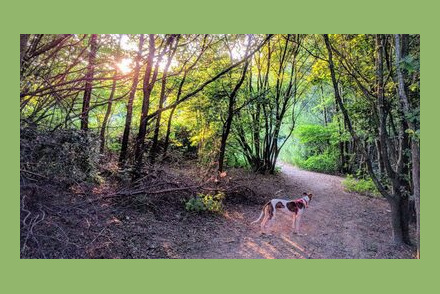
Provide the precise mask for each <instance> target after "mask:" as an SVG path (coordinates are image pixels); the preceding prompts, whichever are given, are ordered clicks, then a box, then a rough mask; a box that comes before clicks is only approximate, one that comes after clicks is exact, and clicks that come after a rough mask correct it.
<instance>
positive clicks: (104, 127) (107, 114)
mask: <svg viewBox="0 0 440 294" xmlns="http://www.w3.org/2000/svg"><path fill="white" fill-rule="evenodd" d="M121 40H122V34H120V35H119V41H118V48H117V49H116V63H117V62H120V60H119V59H120V49H121ZM115 67H116V68H115V72H114V75H113V83H112V89H111V91H110V97H109V98H108V102H107V110H106V112H105V116H104V119H103V121H102V126H101V132H100V134H99V139H100V146H99V153H101V154H103V153H104V149H105V142H106V140H105V139H106V137H105V133H106V131H107V123H108V119H109V117H110V114H111V112H112V105H113V97H114V96H115V92H116V81H117V79H116V77H117V75H118V72H119V70H118V68H117V65H115Z"/></svg>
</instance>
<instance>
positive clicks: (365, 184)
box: [342, 175, 381, 197]
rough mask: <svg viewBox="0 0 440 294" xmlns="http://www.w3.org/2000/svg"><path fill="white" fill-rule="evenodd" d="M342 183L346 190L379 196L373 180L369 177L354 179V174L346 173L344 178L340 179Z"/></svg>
mask: <svg viewBox="0 0 440 294" xmlns="http://www.w3.org/2000/svg"><path fill="white" fill-rule="evenodd" d="M342 185H343V186H344V188H345V189H346V190H347V191H348V192H357V193H359V194H364V195H370V196H374V197H380V196H381V194H380V193H379V191H378V190H377V188H376V186H375V185H374V183H373V180H372V179H370V178H366V179H356V178H355V177H354V176H352V175H348V176H347V177H346V178H345V180H344V181H342Z"/></svg>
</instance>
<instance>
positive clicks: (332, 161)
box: [299, 152, 338, 173]
mask: <svg viewBox="0 0 440 294" xmlns="http://www.w3.org/2000/svg"><path fill="white" fill-rule="evenodd" d="M299 166H300V167H302V168H305V169H307V170H313V171H317V172H324V173H334V172H335V171H337V170H338V156H336V153H334V152H333V153H330V152H325V153H323V154H318V155H313V156H310V157H309V158H307V159H306V160H304V161H300V162H299Z"/></svg>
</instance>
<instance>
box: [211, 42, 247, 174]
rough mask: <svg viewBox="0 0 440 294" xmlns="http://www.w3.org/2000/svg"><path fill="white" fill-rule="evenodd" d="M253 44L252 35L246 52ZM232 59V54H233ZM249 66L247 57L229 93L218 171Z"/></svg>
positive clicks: (221, 168) (221, 167)
mask: <svg viewBox="0 0 440 294" xmlns="http://www.w3.org/2000/svg"><path fill="white" fill-rule="evenodd" d="M250 45H251V36H249V37H248V45H247V47H246V53H245V55H247V53H248V52H249V47H250ZM231 60H232V56H231ZM248 66H249V59H246V61H245V62H244V65H243V70H242V73H241V77H240V79H239V80H238V82H237V84H236V85H235V87H234V89H233V90H232V92H231V93H230V94H228V98H229V99H228V114H227V118H226V121H225V123H224V124H223V129H222V137H221V143H220V151H219V156H218V171H219V172H220V173H221V172H223V164H224V159H225V152H226V141H227V140H228V136H229V133H230V131H231V125H232V119H233V118H234V112H235V109H234V108H235V98H236V96H237V94H238V90H239V89H240V87H241V85H242V84H243V82H244V79H245V77H246V72H247V70H248Z"/></svg>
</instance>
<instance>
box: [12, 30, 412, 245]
mask: <svg viewBox="0 0 440 294" xmlns="http://www.w3.org/2000/svg"><path fill="white" fill-rule="evenodd" d="M419 60H420V36H418V35H295V34H286V35H191V34H166V35H160V34H149V35H144V34H140V35H97V34H91V35H72V34H71V35H68V34H66V35H41V34H35V35H21V36H20V111H21V112H20V113H21V129H22V136H21V137H22V143H23V144H24V145H23V144H22V150H21V151H22V156H21V168H22V172H23V173H31V172H37V171H39V170H40V169H44V168H45V167H43V166H42V163H43V162H52V161H53V162H56V160H55V161H54V160H52V161H50V158H55V157H56V156H64V155H63V154H64V153H65V152H67V153H68V154H75V156H78V160H79V161H81V162H87V164H90V163H92V164H97V163H96V161H95V160H94V159H93V158H92V157H93V156H94V155H93V154H92V153H91V152H90V151H91V150H95V149H96V150H99V152H100V154H101V158H110V156H112V155H114V156H113V158H119V160H118V162H119V166H120V168H121V169H125V170H127V169H130V170H132V171H133V174H132V176H133V178H136V177H138V176H139V175H140V174H141V173H142V172H143V170H144V168H145V163H148V164H158V163H160V162H161V161H162V160H169V159H170V158H171V157H173V156H175V155H176V154H183V155H185V156H188V157H191V158H195V159H197V160H198V162H199V163H200V164H206V165H211V166H212V164H213V163H214V164H215V165H216V168H217V170H218V171H219V174H221V173H223V172H224V171H225V170H227V168H228V167H229V166H245V167H249V168H251V169H253V170H254V171H256V172H260V173H274V172H275V171H276V163H277V160H278V158H279V157H281V158H282V159H283V160H285V161H290V162H293V163H295V164H297V165H299V166H302V167H305V168H307V169H312V170H317V171H324V172H329V173H344V174H354V175H356V177H358V178H364V179H368V180H370V181H373V182H374V185H375V186H376V188H377V189H378V191H379V192H380V193H381V195H383V196H384V197H385V198H386V199H387V200H388V201H389V202H390V204H391V208H392V211H393V213H392V214H393V227H394V238H395V241H396V242H398V243H399V242H405V243H408V242H409V232H408V220H409V216H408V211H409V209H408V206H409V202H410V200H411V199H414V201H415V203H416V205H415V207H416V208H417V209H418V207H419V205H418V203H419V196H420V174H419V173H420V153H419V152H420V151H419V150H420V144H419V141H420V120H419V117H420V115H419V109H420V69H419ZM39 132H40V133H41V134H44V136H43V137H38V133H39ZM48 134H52V135H48ZM66 134H71V135H72V138H76V139H72V140H74V141H75V142H73V141H72V142H71V141H66V140H65V136H66ZM48 136H49V137H48ZM50 136H52V137H50ZM69 136H70V135H69ZM38 138H40V139H38ZM41 138H47V139H44V140H43V139H41ZM49 138H51V140H52V141H53V140H55V141H56V140H58V139H59V140H60V141H59V142H58V144H59V146H62V148H61V147H60V148H58V147H59V146H58V147H57V148H55V149H56V150H57V151H54V152H55V153H53V154H51V155H50V156H49V155H48V154H46V153H45V152H46V151H44V150H45V148H49V147H46V146H49V145H50V144H57V143H56V142H55V141H54V142H55V143H53V142H52V141H51V140H49ZM91 138H94V139H91ZM34 139H35V140H37V141H35V142H36V144H35V149H32V150H31V149H29V148H30V145H31V143H29V140H34ZM95 143H98V144H95ZM75 144H79V145H78V146H81V148H80V149H78V146H77V145H75ZM38 146H40V147H38ZM96 146H98V147H96ZM38 148H40V149H38ZM55 149H54V150H55ZM39 150H40V151H39ZM69 150H70V151H69ZM81 150H83V151H84V152H86V153H87V154H86V153H84V154H86V155H84V154H83V155H80V153H81ZM69 152H70V153H69ZM72 152H73V153H72ZM45 154H46V155H45ZM57 154H60V155H57ZM144 155H145V156H144ZM81 156H83V157H81ZM84 156H86V157H84ZM89 157H90V158H89ZM144 158H148V162H147V160H146V159H144ZM47 160H49V161H47ZM36 162H38V163H39V164H35V163H36ZM66 164H67V163H66ZM69 164H73V163H72V162H69ZM45 166H46V168H51V166H54V168H55V170H59V169H62V167H60V166H58V167H56V164H55V163H54V164H52V165H51V164H46V165H45ZM73 170H74V169H71V172H73ZM80 170H81V173H83V174H84V175H86V174H88V173H89V171H90V170H92V168H91V167H89V166H83V168H80V169H78V173H79V171H80ZM43 174H44V175H49V173H43ZM83 178H84V177H81V180H82V179H83Z"/></svg>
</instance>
